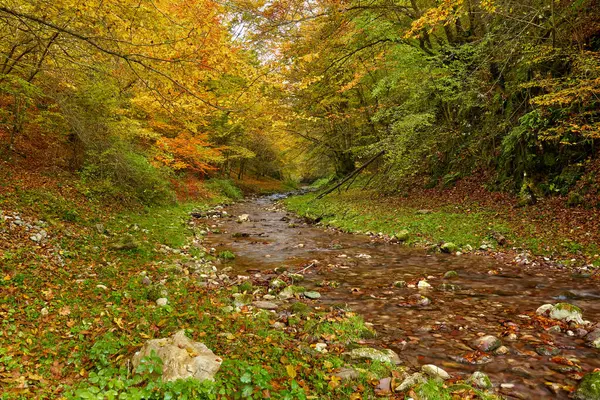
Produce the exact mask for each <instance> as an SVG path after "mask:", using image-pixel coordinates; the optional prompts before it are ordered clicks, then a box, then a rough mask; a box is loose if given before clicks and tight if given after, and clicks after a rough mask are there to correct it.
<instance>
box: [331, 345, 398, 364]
mask: <svg viewBox="0 0 600 400" xmlns="http://www.w3.org/2000/svg"><path fill="white" fill-rule="evenodd" d="M343 354H345V355H348V356H349V357H350V358H352V359H353V360H356V359H365V358H366V359H369V360H374V361H379V362H384V363H391V364H396V365H398V364H400V363H401V361H400V357H398V354H396V353H395V352H394V351H393V350H390V349H385V350H377V349H373V348H371V347H359V348H357V349H353V350H352V351H349V352H346V353H343Z"/></svg>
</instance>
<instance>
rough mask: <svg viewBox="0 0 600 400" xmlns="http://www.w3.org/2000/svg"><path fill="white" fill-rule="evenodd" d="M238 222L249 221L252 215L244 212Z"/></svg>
mask: <svg viewBox="0 0 600 400" xmlns="http://www.w3.org/2000/svg"><path fill="white" fill-rule="evenodd" d="M237 221H238V222H240V223H241V222H248V221H250V216H249V215H248V214H242V215H240V216H239V217H238V219H237Z"/></svg>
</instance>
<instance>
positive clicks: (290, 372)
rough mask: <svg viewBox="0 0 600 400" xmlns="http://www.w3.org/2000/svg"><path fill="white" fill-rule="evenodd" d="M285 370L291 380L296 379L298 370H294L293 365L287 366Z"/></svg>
mask: <svg viewBox="0 0 600 400" xmlns="http://www.w3.org/2000/svg"><path fill="white" fill-rule="evenodd" d="M285 370H286V371H287V374H288V376H289V377H290V378H292V379H294V378H295V377H296V369H295V368H294V366H293V365H290V364H288V365H286V366H285Z"/></svg>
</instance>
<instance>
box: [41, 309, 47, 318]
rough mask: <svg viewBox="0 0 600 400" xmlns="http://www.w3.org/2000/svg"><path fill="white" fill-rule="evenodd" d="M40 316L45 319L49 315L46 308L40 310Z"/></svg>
mask: <svg viewBox="0 0 600 400" xmlns="http://www.w3.org/2000/svg"><path fill="white" fill-rule="evenodd" d="M40 314H42V317H45V316H46V315H48V314H49V311H48V308H46V307H44V308H42V309H41V310H40Z"/></svg>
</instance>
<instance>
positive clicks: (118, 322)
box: [113, 317, 125, 329]
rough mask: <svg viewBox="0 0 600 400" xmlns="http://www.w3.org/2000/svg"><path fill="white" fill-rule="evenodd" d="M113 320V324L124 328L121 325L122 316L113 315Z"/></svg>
mask: <svg viewBox="0 0 600 400" xmlns="http://www.w3.org/2000/svg"><path fill="white" fill-rule="evenodd" d="M113 322H114V323H115V324H117V326H118V327H119V328H121V329H125V328H124V327H123V318H116V317H115V318H113Z"/></svg>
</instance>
